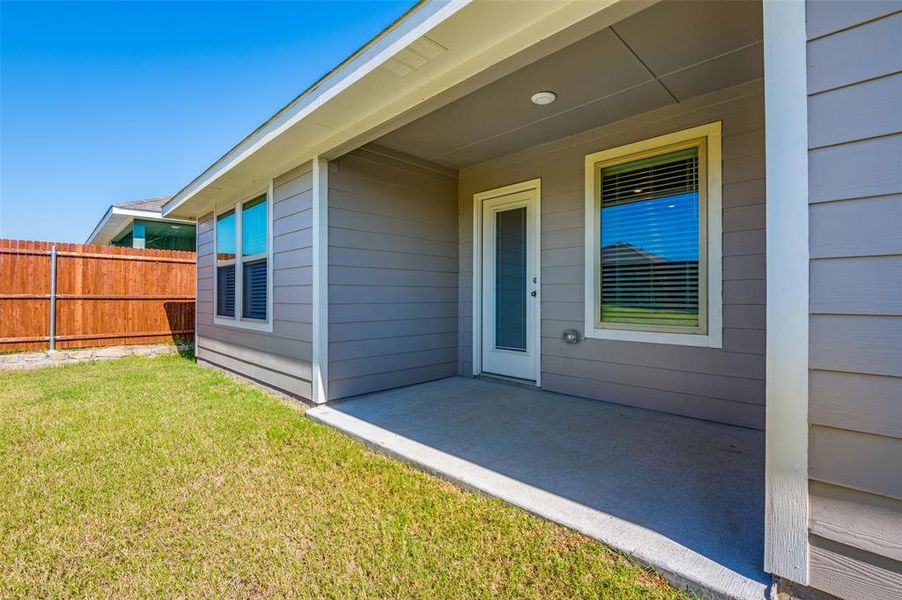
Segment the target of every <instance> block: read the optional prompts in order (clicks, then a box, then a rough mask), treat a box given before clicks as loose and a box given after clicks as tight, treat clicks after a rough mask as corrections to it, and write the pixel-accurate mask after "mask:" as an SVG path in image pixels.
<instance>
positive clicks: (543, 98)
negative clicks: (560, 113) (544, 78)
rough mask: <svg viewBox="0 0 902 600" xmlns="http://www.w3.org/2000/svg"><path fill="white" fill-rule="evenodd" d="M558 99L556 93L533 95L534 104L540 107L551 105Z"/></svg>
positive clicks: (537, 93)
mask: <svg viewBox="0 0 902 600" xmlns="http://www.w3.org/2000/svg"><path fill="white" fill-rule="evenodd" d="M556 99H557V94H555V93H554V92H536V93H535V94H533V95H532V98H530V100H532V103H533V104H538V105H539V106H545V105H547V104H551V103H552V102H554V101H555V100H556Z"/></svg>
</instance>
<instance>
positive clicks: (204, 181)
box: [163, 0, 648, 218]
mask: <svg viewBox="0 0 902 600" xmlns="http://www.w3.org/2000/svg"><path fill="white" fill-rule="evenodd" d="M646 6H648V2H627V1H626V0H608V1H606V2H583V1H580V0H567V1H563V0H561V1H559V2H524V3H506V2H472V1H471V0H423V1H422V2H420V3H418V4H417V5H416V6H414V7H413V8H412V9H411V10H409V11H408V12H407V13H405V14H404V15H403V16H402V17H401V18H400V19H398V20H397V21H395V22H394V23H393V24H391V25H390V26H389V27H388V28H387V29H386V30H385V31H383V32H382V33H380V34H379V35H378V36H376V37H375V38H373V39H372V40H371V41H370V42H369V43H367V44H366V45H365V46H363V47H362V48H361V49H360V50H358V51H357V52H355V53H354V54H352V55H351V56H350V57H349V58H348V59H346V60H345V61H344V62H342V63H341V64H339V65H338V66H337V67H336V68H335V69H333V70H332V71H331V72H329V73H328V74H327V75H325V76H324V77H323V78H321V79H320V80H319V81H317V82H316V83H314V84H313V85H312V86H310V87H309V88H308V89H307V90H305V91H304V92H303V93H302V94H301V95H299V96H298V97H297V98H295V99H294V100H293V101H292V102H291V103H289V104H288V105H287V106H286V107H285V108H283V109H282V110H280V111H279V112H277V113H276V114H275V115H273V116H272V117H271V118H270V119H269V120H267V121H266V122H265V123H264V124H262V125H261V126H260V127H258V128H257V129H256V130H254V131H253V132H252V133H250V134H249V135H248V136H247V137H245V138H244V139H243V140H242V141H241V142H239V143H238V144H237V145H236V146H235V147H234V148H232V149H231V150H229V151H228V152H227V153H226V154H225V155H223V156H222V157H221V158H220V159H219V160H217V161H216V162H215V163H213V164H212V165H211V166H210V167H209V168H207V169H206V170H205V171H204V172H203V173H201V174H200V175H199V176H198V177H196V178H195V179H194V180H193V181H191V182H190V183H189V184H188V185H186V186H185V187H184V188H183V189H182V190H180V191H179V192H178V193H176V194H175V195H174V196H173V198H172V199H171V200H170V201H169V202H167V203H166V205H165V206H164V208H163V213H164V214H165V215H167V216H173V217H181V218H197V217H199V216H202V215H204V214H206V213H207V212H209V211H210V210H212V209H213V208H214V203H215V202H217V201H222V202H227V201H237V200H240V199H241V198H242V197H244V196H247V195H250V194H253V193H256V192H258V191H259V190H260V188H261V186H262V185H264V184H263V183H262V182H265V181H267V180H269V179H271V178H274V177H277V176H279V175H281V174H283V173H285V172H286V171H288V170H290V169H292V168H294V167H296V166H298V165H300V164H303V163H305V162H308V161H310V160H311V159H313V158H315V157H320V158H327V159H332V158H337V157H338V156H341V155H343V154H345V153H347V152H349V151H350V150H353V149H355V148H358V147H360V146H362V145H364V144H366V143H368V142H370V141H373V140H374V139H376V138H378V137H380V136H381V135H383V134H385V133H387V132H389V131H392V130H394V129H396V128H398V127H400V126H402V125H405V124H406V123H409V122H411V121H413V120H414V119H416V118H418V117H419V116H422V115H423V114H426V113H428V112H431V111H433V110H435V109H436V108H439V107H441V106H444V105H445V104H448V103H449V102H452V101H453V100H455V99H457V98H459V97H461V96H463V95H465V94H466V93H468V92H470V91H472V90H474V89H477V88H479V87H481V86H483V85H485V84H486V83H488V82H490V81H493V80H496V79H498V78H500V77H503V76H504V75H507V74H509V73H511V72H514V71H515V70H517V69H519V68H520V67H522V66H524V65H526V64H529V63H530V62H531V61H533V60H535V59H536V58H537V57H538V56H541V55H544V54H547V53H548V52H549V51H552V50H555V49H559V48H563V47H564V46H567V45H569V44H570V43H572V42H573V41H575V40H578V39H580V38H581V37H583V36H585V35H587V34H588V33H589V32H591V31H594V30H597V29H600V28H603V27H605V26H607V25H609V24H611V23H613V22H616V21H618V20H620V19H623V18H625V17H626V16H629V15H631V14H633V13H635V12H638V11H640V10H641V9H643V8H645V7H646ZM214 182H215V185H211V184H213V183H214Z"/></svg>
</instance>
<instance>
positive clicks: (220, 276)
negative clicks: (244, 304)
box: [216, 264, 235, 317]
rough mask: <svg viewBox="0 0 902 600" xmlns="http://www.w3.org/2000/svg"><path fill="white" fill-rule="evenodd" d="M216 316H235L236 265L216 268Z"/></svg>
mask: <svg viewBox="0 0 902 600" xmlns="http://www.w3.org/2000/svg"><path fill="white" fill-rule="evenodd" d="M216 314H217V315H219V316H221V317H234V316H235V265H234V264H232V265H226V266H222V267H217V268H216Z"/></svg>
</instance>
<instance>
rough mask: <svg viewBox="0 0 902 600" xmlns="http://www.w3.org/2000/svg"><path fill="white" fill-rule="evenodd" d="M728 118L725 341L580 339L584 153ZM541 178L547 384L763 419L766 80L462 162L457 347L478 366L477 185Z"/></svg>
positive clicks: (749, 420)
mask: <svg viewBox="0 0 902 600" xmlns="http://www.w3.org/2000/svg"><path fill="white" fill-rule="evenodd" d="M712 121H723V130H724V139H723V178H724V186H723V224H724V233H723V248H724V259H723V274H724V286H723V297H724V312H723V317H724V347H723V349H711V348H694V347H680V346H668V345H659V344H644V343H635V342H618V341H607V340H584V341H583V342H581V343H580V344H577V345H569V344H565V343H563V342H562V341H561V339H560V336H561V331H563V330H564V329H569V328H575V329H577V330H580V331H582V329H583V290H584V288H583V285H584V284H583V278H584V274H583V262H584V255H585V251H584V246H583V244H584V241H583V240H584V234H583V228H584V208H583V203H584V198H585V196H584V195H585V190H584V188H583V186H584V183H583V182H584V175H583V168H584V157H585V155H586V154H589V153H591V152H596V151H598V150H601V149H604V148H611V147H615V146H619V145H622V144H626V143H629V142H634V141H638V140H642V139H647V138H650V137H654V136H657V135H661V134H664V133H669V132H672V131H677V130H680V129H685V128H688V127H692V126H695V125H701V124H704V123H710V122H712ZM533 178H541V179H542V223H541V225H542V241H541V269H542V278H541V283H542V323H541V334H542V387H543V388H545V389H548V390H552V391H558V392H564V393H569V394H575V395H579V396H586V397H590V398H598V399H602V400H608V401H612V402H619V403H623V404H630V405H634V406H642V407H645V408H651V409H655V410H663V411H667V412H671V413H676V414H682V415H687V416H692V417H697V418H702V419H709V420H714V421H719V422H724V423H731V424H736V425H742V426H747V427H754V428H761V427H763V424H764V352H765V312H764V304H765V299H766V285H765V264H766V256H765V230H764V215H765V203H764V112H763V94H762V86H761V83H760V82H752V83H750V84H744V85H741V86H736V87H734V88H730V89H726V90H722V91H720V92H715V93H713V94H709V95H708V96H703V97H699V98H695V99H692V100H688V101H686V102H683V103H681V104H679V105H676V106H671V107H667V108H662V109H659V110H655V111H652V112H650V113H646V114H644V115H641V116H639V117H635V118H630V119H626V120H624V121H620V122H617V123H614V124H612V125H609V126H605V127H602V128H599V129H596V130H592V131H589V132H585V133H583V134H579V135H576V136H573V137H571V138H567V139H565V140H560V141H557V142H552V143H550V144H546V145H544V146H540V147H537V148H534V149H530V150H527V151H525V152H520V153H517V154H513V155H510V156H508V157H503V158H500V159H497V160H494V161H491V162H488V163H484V164H481V165H475V166H473V167H468V168H465V169H463V170H462V171H461V191H460V211H459V220H460V228H459V235H460V239H461V243H460V276H461V284H460V294H459V298H458V301H459V305H460V318H459V319H460V320H459V322H460V354H459V358H458V360H459V365H460V366H459V368H460V370H461V372H462V373H470V372H471V371H472V364H471V356H472V340H471V338H472V316H471V315H472V260H473V259H472V256H473V243H472V227H473V220H472V211H473V204H472V198H473V194H474V193H475V192H478V191H482V190H486V189H492V188H495V187H500V186H503V185H507V184H511V183H516V182H518V181H524V180H527V179H533Z"/></svg>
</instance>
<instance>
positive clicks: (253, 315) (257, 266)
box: [241, 259, 266, 320]
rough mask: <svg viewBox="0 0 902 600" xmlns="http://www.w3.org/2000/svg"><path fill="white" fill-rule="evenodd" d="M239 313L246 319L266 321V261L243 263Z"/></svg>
mask: <svg viewBox="0 0 902 600" xmlns="http://www.w3.org/2000/svg"><path fill="white" fill-rule="evenodd" d="M242 284H243V285H242V288H243V290H242V291H243V298H242V308H241V313H242V315H243V316H244V318H246V319H264V320H265V319H266V259H263V260H255V261H253V262H247V263H244V281H243V282H242Z"/></svg>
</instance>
